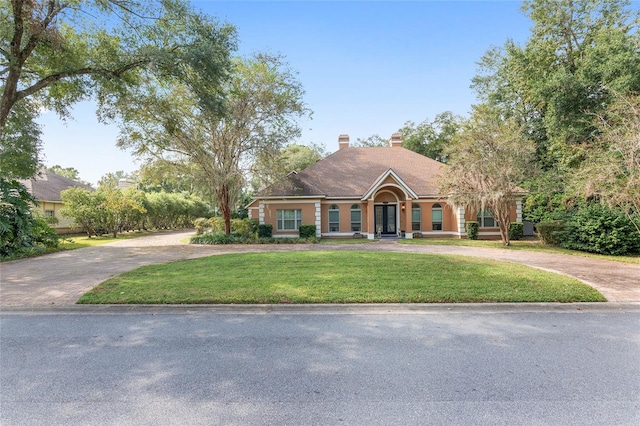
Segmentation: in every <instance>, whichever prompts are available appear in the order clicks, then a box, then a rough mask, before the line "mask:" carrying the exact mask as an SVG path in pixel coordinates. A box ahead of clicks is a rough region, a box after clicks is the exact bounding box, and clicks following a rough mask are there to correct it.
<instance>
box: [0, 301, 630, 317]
mask: <svg viewBox="0 0 640 426" xmlns="http://www.w3.org/2000/svg"><path fill="white" fill-rule="evenodd" d="M525 312H529V313H535V312H566V313H570V312H573V313H585V312H602V313H613V312H618V313H625V312H640V302H622V303H616V302H579V303H429V304H298V305H277V304H273V305H265V304H255V305H232V304H229V305H65V306H1V307H0V314H9V315H11V314H54V315H57V314H61V315H74V314H101V315H122V314H149V315H156V314H163V315H165V314H178V315H190V314H193V315H198V314H206V315H212V314H213V315H215V314H222V315H229V314H232V315H240V314H245V315H267V314H272V315H313V314H317V315H369V314H370V315H382V314H392V315H429V314H442V313H452V314H455V313H458V314H460V313H479V314H503V313H525Z"/></svg>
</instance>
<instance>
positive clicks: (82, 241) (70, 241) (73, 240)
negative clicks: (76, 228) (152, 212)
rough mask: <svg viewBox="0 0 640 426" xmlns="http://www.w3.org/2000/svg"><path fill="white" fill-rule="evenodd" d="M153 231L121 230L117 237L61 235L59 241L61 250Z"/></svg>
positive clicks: (134, 236) (138, 235) (113, 240)
mask: <svg viewBox="0 0 640 426" xmlns="http://www.w3.org/2000/svg"><path fill="white" fill-rule="evenodd" d="M154 232H155V231H131V232H121V233H119V234H118V237H117V238H113V236H112V235H111V234H104V235H100V236H97V237H96V236H93V237H91V238H89V237H87V236H86V235H69V236H67V235H63V236H62V237H63V238H64V240H63V241H62V242H61V243H60V248H61V249H62V250H74V249H79V248H84V247H93V246H99V245H101V244H107V243H113V242H115V241H122V240H129V239H131V238H138V237H144V236H147V235H151V234H153V233H154Z"/></svg>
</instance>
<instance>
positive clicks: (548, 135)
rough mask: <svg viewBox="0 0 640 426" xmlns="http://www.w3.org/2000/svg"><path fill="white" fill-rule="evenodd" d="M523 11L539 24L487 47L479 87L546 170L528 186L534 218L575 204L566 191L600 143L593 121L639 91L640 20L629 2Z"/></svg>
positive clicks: (560, 4)
mask: <svg viewBox="0 0 640 426" xmlns="http://www.w3.org/2000/svg"><path fill="white" fill-rule="evenodd" d="M522 9H523V11H524V12H525V13H526V14H527V15H528V16H529V17H530V18H531V20H532V21H533V27H532V30H531V35H530V37H529V39H528V40H527V42H526V43H525V44H524V46H520V45H518V44H516V43H515V42H513V41H512V40H509V41H507V42H506V43H505V45H504V46H503V47H502V48H493V49H491V50H489V51H488V52H487V53H486V54H485V55H484V56H483V57H482V59H481V61H480V62H479V73H478V75H477V76H476V77H475V78H474V79H473V87H474V88H475V89H476V91H477V92H478V95H479V98H480V100H481V101H482V102H484V103H487V104H489V105H493V106H495V107H499V108H500V109H501V110H502V111H504V112H505V114H507V115H513V116H515V117H516V118H517V120H518V122H520V123H522V124H523V125H522V130H523V132H524V134H525V135H526V137H527V138H529V139H531V140H533V141H534V143H535V144H536V160H535V161H536V164H537V165H538V167H539V168H540V169H541V170H542V171H543V173H541V174H540V175H539V176H538V177H536V178H534V179H530V180H529V181H528V182H527V183H526V187H527V188H528V189H530V190H531V193H532V196H531V197H528V199H527V202H526V203H525V211H524V215H525V216H526V217H529V218H534V217H541V212H542V211H543V210H544V209H546V208H548V206H552V207H556V208H560V209H563V208H564V207H563V205H562V204H563V203H566V202H569V201H570V198H569V195H568V194H565V188H566V187H567V186H568V185H569V183H570V181H571V180H572V179H573V177H574V175H575V172H576V169H578V168H579V167H580V165H581V163H582V162H583V160H584V159H585V156H584V153H585V148H588V147H589V146H591V145H594V144H597V143H598V141H597V138H598V133H599V130H598V127H597V126H596V125H595V123H594V120H593V117H594V116H598V115H602V114H603V113H604V111H605V110H606V108H607V106H608V105H610V104H611V103H612V102H613V101H614V99H615V95H614V94H615V93H620V94H628V93H631V92H637V91H640V72H639V70H640V50H639V49H638V46H639V45H640V32H639V31H638V22H639V16H640V15H639V13H638V12H637V11H634V10H633V9H632V8H630V7H629V1H626V0H611V1H609V0H607V1H605V0H558V1H548V0H529V1H525V2H524V3H523V8H522ZM558 191H560V195H559V194H558ZM532 197H533V198H532ZM559 199H561V200H559ZM559 201H560V203H559Z"/></svg>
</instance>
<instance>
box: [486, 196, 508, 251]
mask: <svg viewBox="0 0 640 426" xmlns="http://www.w3.org/2000/svg"><path fill="white" fill-rule="evenodd" d="M491 213H492V214H493V217H494V218H495V220H496V221H497V222H498V227H499V228H500V238H501V239H502V244H504V245H505V246H509V245H511V241H510V240H509V226H510V225H511V221H510V216H511V215H510V213H511V205H510V203H505V204H504V205H501V206H497V208H496V211H494V212H491Z"/></svg>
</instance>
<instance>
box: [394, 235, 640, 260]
mask: <svg viewBox="0 0 640 426" xmlns="http://www.w3.org/2000/svg"><path fill="white" fill-rule="evenodd" d="M398 241H399V242H400V243H401V244H417V245H436V246H466V247H484V248H496V249H503V250H528V251H536V252H543V253H557V254H568V255H571V256H581V257H589V258H592V259H601V260H612V261H614V262H623V263H635V264H640V256H608V255H603V254H595V253H587V252H584V251H577V250H567V249H564V248H561V247H554V246H550V245H547V244H544V243H543V242H541V241H540V240H520V241H511V245H510V246H506V247H505V246H504V245H503V244H502V242H501V241H500V240H466V239H464V240H459V239H456V238H415V239H406V240H398Z"/></svg>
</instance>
